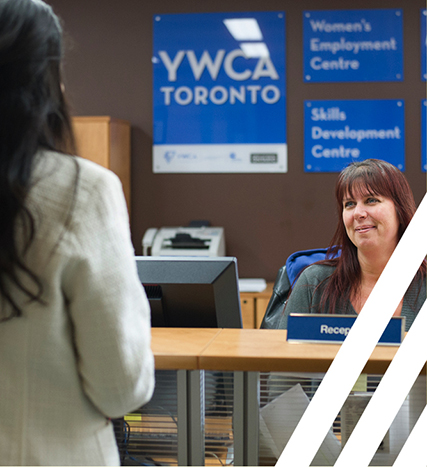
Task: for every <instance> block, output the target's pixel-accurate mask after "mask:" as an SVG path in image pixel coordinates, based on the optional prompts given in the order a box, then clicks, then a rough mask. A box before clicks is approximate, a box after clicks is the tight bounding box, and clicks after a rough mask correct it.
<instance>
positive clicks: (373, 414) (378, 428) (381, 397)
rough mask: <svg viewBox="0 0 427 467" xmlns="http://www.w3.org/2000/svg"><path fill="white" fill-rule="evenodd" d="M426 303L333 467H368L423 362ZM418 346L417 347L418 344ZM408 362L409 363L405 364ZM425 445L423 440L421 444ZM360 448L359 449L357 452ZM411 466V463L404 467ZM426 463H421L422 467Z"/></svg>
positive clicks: (426, 348) (426, 357) (426, 347)
mask: <svg viewBox="0 0 427 467" xmlns="http://www.w3.org/2000/svg"><path fill="white" fill-rule="evenodd" d="M426 329H427V302H425V303H424V305H423V307H422V308H421V310H420V311H419V313H418V316H417V317H416V319H415V321H414V323H413V324H412V326H411V329H410V330H409V332H408V334H407V335H406V337H405V339H404V341H403V342H402V344H401V346H400V348H399V350H398V351H397V353H396V355H395V357H394V359H393V361H392V362H391V363H390V366H389V367H388V369H387V372H386V374H385V375H384V377H383V378H382V380H381V383H380V384H379V385H378V387H377V389H376V391H375V393H374V394H373V396H372V398H371V400H370V402H369V404H368V406H367V407H366V409H365V411H364V412H363V414H362V416H361V417H360V420H359V422H358V424H357V425H356V427H355V429H354V430H353V433H352V434H351V436H350V438H349V440H348V441H347V443H346V445H345V446H344V449H343V450H342V452H341V454H340V456H339V458H338V460H337V462H336V463H335V467H353V466H354V467H359V466H362V465H369V462H370V460H371V459H372V457H373V456H374V454H375V452H376V450H377V448H378V446H379V445H380V443H381V440H382V439H383V438H384V436H385V434H386V433H387V430H388V429H389V427H390V425H391V423H392V422H393V420H394V418H395V416H396V414H397V412H398V411H399V409H400V407H401V406H402V404H403V402H404V400H405V398H406V396H407V395H408V393H409V391H410V389H411V387H412V385H413V384H414V382H415V380H416V379H417V376H418V375H419V374H420V371H421V370H422V368H423V366H424V364H425V362H426V360H427V344H426V342H425V330H426ZM420 344H421V345H420ZM408 362H410V363H411V364H410V365H408ZM423 445H424V446H425V441H424V442H423ZM360 446H363V449H360ZM406 465H410V466H411V467H413V464H412V463H410V464H406ZM425 466H426V464H424V467H425Z"/></svg>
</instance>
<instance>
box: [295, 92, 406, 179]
mask: <svg viewBox="0 0 427 467" xmlns="http://www.w3.org/2000/svg"><path fill="white" fill-rule="evenodd" d="M404 136H405V134H404V102H403V101H402V100H395V99H384V100H344V101H336V100H333V101H306V102H305V103H304V169H305V171H306V172H339V171H341V170H342V169H343V168H344V167H346V166H347V165H348V164H349V163H350V162H353V161H362V160H364V159H370V158H375V159H383V160H385V161H387V162H390V163H391V164H393V165H395V166H396V167H398V168H399V169H400V170H402V171H404V170H405V137H404Z"/></svg>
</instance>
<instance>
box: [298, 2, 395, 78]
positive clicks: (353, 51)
mask: <svg viewBox="0 0 427 467" xmlns="http://www.w3.org/2000/svg"><path fill="white" fill-rule="evenodd" d="M303 25H304V81H305V82H340V81H402V79H403V46H402V45H403V44H402V43H403V32H402V10H398V9H373V10H318V11H317V10H316V11H305V12H303Z"/></svg>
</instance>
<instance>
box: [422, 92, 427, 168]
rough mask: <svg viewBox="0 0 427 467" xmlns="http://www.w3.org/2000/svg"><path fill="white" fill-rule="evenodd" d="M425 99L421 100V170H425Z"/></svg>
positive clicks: (426, 112)
mask: <svg viewBox="0 0 427 467" xmlns="http://www.w3.org/2000/svg"><path fill="white" fill-rule="evenodd" d="M426 126H427V100H426V99H423V100H422V101H421V170H422V171H423V172H427V140H426V130H427V128H426Z"/></svg>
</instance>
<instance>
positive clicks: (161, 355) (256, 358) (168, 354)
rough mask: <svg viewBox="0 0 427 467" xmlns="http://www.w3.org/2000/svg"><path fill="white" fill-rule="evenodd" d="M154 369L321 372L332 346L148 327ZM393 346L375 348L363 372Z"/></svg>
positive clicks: (382, 363)
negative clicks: (150, 329) (149, 329)
mask: <svg viewBox="0 0 427 467" xmlns="http://www.w3.org/2000/svg"><path fill="white" fill-rule="evenodd" d="M152 337H153V340H152V349H153V352H154V355H155V360H156V368H157V369H188V370H195V369H203V370H224V371H233V370H234V371H295V372H326V371H327V370H328V368H329V366H330V364H331V362H332V360H333V359H334V358H335V356H336V354H337V352H338V350H339V348H340V346H339V345H338V344H303V343H288V342H287V341H286V331H283V330H272V329H195V328H193V329H191V328H174V329H172V328H153V330H152ZM397 349H398V347H394V346H381V347H377V348H376V349H375V350H374V352H373V353H372V356H371V358H370V360H369V362H368V363H367V365H366V367H365V370H364V371H366V372H368V373H376V374H382V373H384V372H385V371H386V369H387V367H388V365H389V364H390V362H391V360H392V359H393V357H394V355H395V354H396V352H397Z"/></svg>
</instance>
